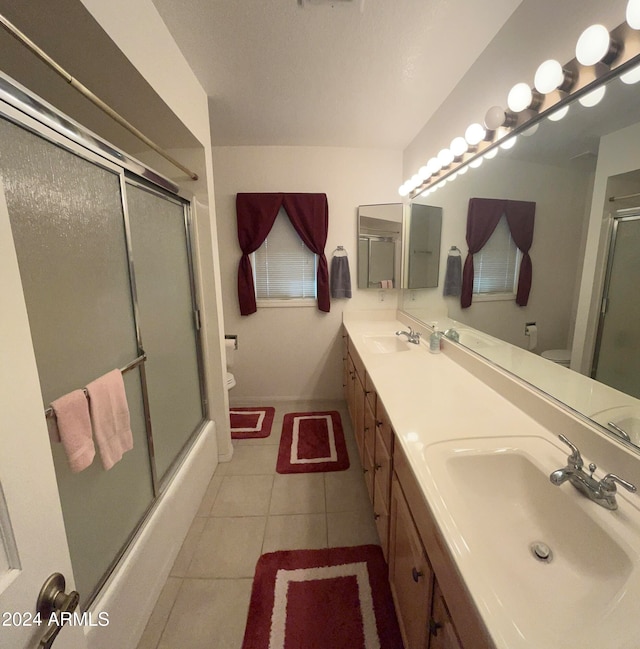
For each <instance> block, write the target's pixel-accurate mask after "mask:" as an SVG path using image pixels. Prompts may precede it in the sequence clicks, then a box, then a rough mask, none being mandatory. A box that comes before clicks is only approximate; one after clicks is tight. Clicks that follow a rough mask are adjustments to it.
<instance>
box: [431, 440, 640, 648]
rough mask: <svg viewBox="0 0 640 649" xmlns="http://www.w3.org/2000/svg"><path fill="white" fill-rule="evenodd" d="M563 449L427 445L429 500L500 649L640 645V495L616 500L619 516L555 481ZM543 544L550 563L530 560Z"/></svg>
mask: <svg viewBox="0 0 640 649" xmlns="http://www.w3.org/2000/svg"><path fill="white" fill-rule="evenodd" d="M562 446H563V445H561V444H560V443H558V446H556V445H555V444H554V443H552V442H551V441H549V440H547V439H545V438H543V437H518V438H487V439H466V440H464V439H463V440H456V441H448V442H441V443H437V444H434V445H432V446H428V447H426V448H425V449H424V450H423V451H422V453H423V456H424V460H425V462H426V465H427V471H428V473H429V474H430V476H431V477H432V478H433V493H431V494H430V495H429V497H430V502H432V504H433V506H434V511H435V512H436V517H437V518H438V521H439V523H440V524H441V526H442V528H443V532H444V535H445V538H446V539H447V540H448V542H449V545H450V548H451V551H452V552H453V554H454V557H455V558H456V560H457V561H458V562H459V564H460V567H461V571H462V574H463V576H464V577H465V580H466V581H467V584H468V586H469V591H470V593H471V594H472V597H473V598H474V600H475V602H476V605H477V606H478V609H479V611H480V613H481V615H483V617H484V618H485V621H486V622H487V626H488V628H489V629H490V631H491V633H492V636H493V637H494V639H495V640H496V644H497V646H498V647H501V648H502V647H504V648H508V649H521V648H530V649H533V648H534V647H535V648H536V649H538V648H540V647H560V646H565V647H568V646H576V647H577V646H587V645H590V646H594V647H596V646H601V647H608V648H609V649H613V648H614V647H615V648H620V649H622V648H623V647H624V648H627V647H629V648H630V647H640V625H638V624H637V620H636V617H637V606H638V601H639V598H640V510H639V509H638V508H637V502H633V501H632V500H627V499H626V498H625V497H623V496H621V495H618V502H619V510H618V511H616V512H611V511H608V510H606V509H604V508H603V507H600V506H599V505H597V504H596V503H594V502H592V501H590V500H588V499H587V498H586V497H584V496H583V495H581V494H580V493H579V492H578V491H577V490H576V489H575V488H574V487H572V486H571V485H570V484H569V483H565V484H564V485H562V486H560V487H556V486H554V485H553V484H551V482H550V481H549V474H550V473H551V471H553V470H555V469H558V468H560V467H562V466H564V465H565V464H566V457H567V451H566V449H564V448H561V447H562ZM632 498H634V497H633V496H632ZM536 542H542V543H544V544H546V546H548V547H549V548H550V550H551V560H550V561H548V562H545V561H541V560H540V559H538V558H536V557H535V556H534V553H533V551H532V549H531V546H532V544H533V543H536Z"/></svg>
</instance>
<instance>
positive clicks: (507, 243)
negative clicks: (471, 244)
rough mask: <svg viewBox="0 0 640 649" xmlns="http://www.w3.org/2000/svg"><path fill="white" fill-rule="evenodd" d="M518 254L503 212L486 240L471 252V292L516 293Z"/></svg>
mask: <svg viewBox="0 0 640 649" xmlns="http://www.w3.org/2000/svg"><path fill="white" fill-rule="evenodd" d="M521 257H522V253H521V252H520V251H519V250H518V247H517V246H516V244H515V243H514V242H513V239H512V238H511V232H510V230H509V226H508V225H507V219H506V217H505V216H504V215H503V216H502V217H501V218H500V221H499V222H498V225H497V226H496V229H495V230H494V231H493V234H492V235H491V237H490V239H489V241H487V243H486V244H485V245H484V247H483V248H482V250H480V252H477V253H476V254H475V255H474V256H473V268H474V277H473V292H474V293H480V294H483V293H485V294H486V293H515V292H516V286H517V281H518V273H519V269H520V258H521Z"/></svg>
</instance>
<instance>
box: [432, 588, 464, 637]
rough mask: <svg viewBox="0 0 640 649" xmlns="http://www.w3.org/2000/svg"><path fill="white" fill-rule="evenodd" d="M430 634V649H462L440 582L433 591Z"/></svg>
mask: <svg viewBox="0 0 640 649" xmlns="http://www.w3.org/2000/svg"><path fill="white" fill-rule="evenodd" d="M429 634H430V636H431V639H430V641H429V649H462V645H461V644H460V640H459V639H458V636H457V634H456V630H455V627H454V625H453V620H452V619H451V615H450V614H449V609H448V608H447V605H446V603H445V601H444V597H443V595H442V592H441V591H440V586H438V582H435V584H434V589H433V604H432V613H431V619H430V620H429Z"/></svg>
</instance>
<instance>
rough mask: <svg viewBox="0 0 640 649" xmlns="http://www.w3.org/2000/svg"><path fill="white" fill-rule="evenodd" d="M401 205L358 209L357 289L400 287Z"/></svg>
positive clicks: (370, 206) (391, 204) (365, 206)
mask: <svg viewBox="0 0 640 649" xmlns="http://www.w3.org/2000/svg"><path fill="white" fill-rule="evenodd" d="M402 214H403V206H402V203H389V204H382V205H360V206H359V207H358V288H376V289H387V288H399V287H400V278H401V268H402Z"/></svg>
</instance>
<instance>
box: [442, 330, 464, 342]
mask: <svg viewBox="0 0 640 649" xmlns="http://www.w3.org/2000/svg"><path fill="white" fill-rule="evenodd" d="M444 337H445V338H448V339H449V340H453V341H455V342H460V334H459V333H458V332H457V331H456V330H455V329H454V328H453V327H451V328H450V329H447V330H446V331H445V332H444Z"/></svg>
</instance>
